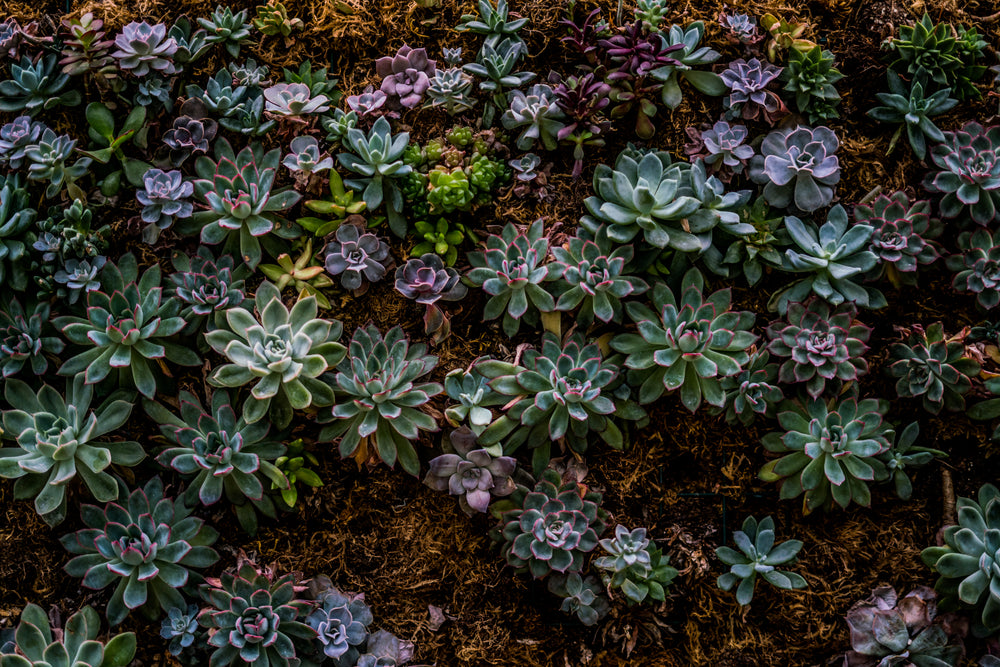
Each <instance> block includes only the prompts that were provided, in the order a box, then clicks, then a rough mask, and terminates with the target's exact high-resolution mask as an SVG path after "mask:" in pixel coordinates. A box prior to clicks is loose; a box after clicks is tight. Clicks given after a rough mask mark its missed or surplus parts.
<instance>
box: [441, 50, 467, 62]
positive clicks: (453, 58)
mask: <svg viewBox="0 0 1000 667" xmlns="http://www.w3.org/2000/svg"><path fill="white" fill-rule="evenodd" d="M441 55H442V56H444V62H445V64H447V65H450V66H452V67H457V66H459V65H461V64H462V47H461V46H459V47H456V48H454V49H449V48H448V47H447V46H445V47H442V48H441Z"/></svg>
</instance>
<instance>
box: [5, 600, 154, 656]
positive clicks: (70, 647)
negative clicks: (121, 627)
mask: <svg viewBox="0 0 1000 667" xmlns="http://www.w3.org/2000/svg"><path fill="white" fill-rule="evenodd" d="M100 634H101V619H100V617H99V616H98V615H97V612H96V611H94V610H93V609H92V608H91V607H84V608H83V609H81V610H80V611H78V612H77V613H75V614H73V615H72V616H70V617H69V619H67V621H66V625H65V627H63V628H62V629H58V628H53V627H52V626H51V625H50V623H49V617H48V615H47V614H46V613H45V611H44V610H43V609H42V608H41V607H39V606H38V605H35V604H31V603H29V604H27V605H25V607H24V610H23V611H22V612H21V620H20V623H19V624H18V626H17V632H16V633H15V637H16V642H15V646H16V648H17V649H18V651H19V653H17V654H14V653H10V654H3V655H2V656H0V664H2V665H3V667H41V666H42V665H46V666H49V665H51V666H52V667H62V666H63V665H72V666H73V667H125V666H126V665H129V664H131V663H132V658H133V656H135V646H136V643H135V633H134V632H123V633H121V634H118V635H115V636H113V637H111V638H110V639H109V640H108V641H107V642H102V641H101V640H99V639H98V636H100Z"/></svg>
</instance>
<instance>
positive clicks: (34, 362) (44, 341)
mask: <svg viewBox="0 0 1000 667" xmlns="http://www.w3.org/2000/svg"><path fill="white" fill-rule="evenodd" d="M50 311H51V306H50V305H49V304H48V303H47V302H45V301H42V302H40V303H38V304H36V305H35V307H34V309H33V310H32V311H31V314H30V315H28V314H27V312H26V311H25V309H24V308H23V307H22V306H21V302H20V301H18V300H17V299H16V298H14V297H11V298H10V300H9V301H8V302H7V308H6V310H0V374H2V375H3V377H4V378H9V377H11V376H13V375H17V374H18V373H20V372H21V371H22V370H23V369H24V367H25V365H27V366H29V367H30V368H31V373H32V374H33V375H45V372H46V371H47V370H48V368H49V357H48V355H55V357H56V358H58V355H59V354H60V353H61V352H62V351H63V348H65V347H66V344H65V343H63V341H62V339H61V338H59V337H58V336H45V335H43V334H44V330H45V329H46V328H47V327H48V326H49V312H50Z"/></svg>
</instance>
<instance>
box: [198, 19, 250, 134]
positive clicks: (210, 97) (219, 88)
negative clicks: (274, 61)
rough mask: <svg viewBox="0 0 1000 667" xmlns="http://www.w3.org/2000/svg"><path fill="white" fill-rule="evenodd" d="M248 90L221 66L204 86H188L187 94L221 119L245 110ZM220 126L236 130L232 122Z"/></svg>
mask: <svg viewBox="0 0 1000 667" xmlns="http://www.w3.org/2000/svg"><path fill="white" fill-rule="evenodd" d="M202 20H203V19H202ZM249 90H250V89H249V88H248V87H247V86H241V85H237V84H236V83H234V81H233V75H232V73H231V72H230V71H229V70H227V69H225V68H223V69H220V70H219V71H218V72H216V73H215V76H213V77H210V78H209V79H208V83H206V84H205V87H204V88H202V87H201V86H196V85H190V86H188V87H187V96H188V97H189V98H194V99H198V100H200V101H201V103H202V104H204V105H205V109H207V110H208V111H211V112H212V114H213V115H214V116H218V117H219V118H220V120H222V119H228V118H230V117H232V116H236V115H237V114H239V113H240V112H243V111H245V109H246V104H247V102H248V101H249ZM222 126H223V127H227V129H231V130H234V131H238V129H237V128H235V127H233V124H232V123H228V124H227V123H222Z"/></svg>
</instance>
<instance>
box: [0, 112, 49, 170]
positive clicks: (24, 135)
mask: <svg viewBox="0 0 1000 667" xmlns="http://www.w3.org/2000/svg"><path fill="white" fill-rule="evenodd" d="M44 129H45V124H44V123H40V122H38V121H33V120H31V116H18V117H17V118H15V119H14V120H12V121H11V122H9V123H7V124H6V125H4V126H3V127H0V162H6V163H7V165H8V166H9V167H10V168H11V169H17V168H19V167H20V166H21V163H22V162H24V157H25V151H27V150H28V148H29V147H31V146H33V145H35V144H37V143H38V140H39V138H40V137H41V136H42V130H44Z"/></svg>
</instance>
